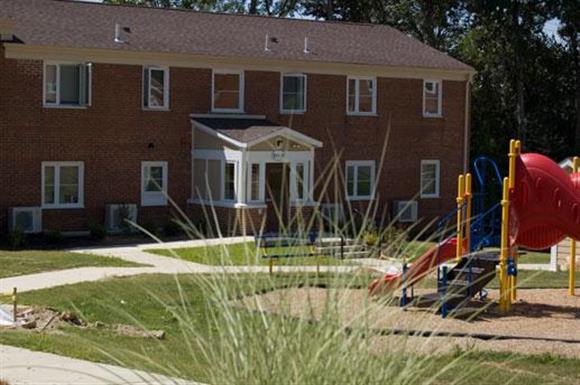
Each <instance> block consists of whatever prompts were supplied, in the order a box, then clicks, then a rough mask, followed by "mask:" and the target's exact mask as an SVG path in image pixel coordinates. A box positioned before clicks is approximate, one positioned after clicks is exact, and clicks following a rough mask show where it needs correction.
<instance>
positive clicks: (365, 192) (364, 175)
mask: <svg viewBox="0 0 580 385" xmlns="http://www.w3.org/2000/svg"><path fill="white" fill-rule="evenodd" d="M357 195H358V196H369V195H371V167H370V166H359V167H358V175H357Z"/></svg>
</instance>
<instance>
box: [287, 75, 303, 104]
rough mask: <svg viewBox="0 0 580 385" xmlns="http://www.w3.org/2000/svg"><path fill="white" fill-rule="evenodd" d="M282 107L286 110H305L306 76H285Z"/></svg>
mask: <svg viewBox="0 0 580 385" xmlns="http://www.w3.org/2000/svg"><path fill="white" fill-rule="evenodd" d="M282 87H283V92H282V107H283V109H285V110H290V111H291V110H298V111H302V110H304V77H303V76H285V77H284V80H283V85H282Z"/></svg>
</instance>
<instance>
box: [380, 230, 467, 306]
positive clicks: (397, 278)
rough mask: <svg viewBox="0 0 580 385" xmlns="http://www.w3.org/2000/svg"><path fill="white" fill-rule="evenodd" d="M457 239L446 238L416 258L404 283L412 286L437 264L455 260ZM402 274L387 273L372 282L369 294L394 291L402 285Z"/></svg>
mask: <svg viewBox="0 0 580 385" xmlns="http://www.w3.org/2000/svg"><path fill="white" fill-rule="evenodd" d="M456 250H457V238H448V239H446V240H445V241H443V242H441V243H439V244H437V245H435V246H433V247H432V248H430V249H429V250H428V251H427V252H426V253H425V254H423V255H422V256H420V257H419V258H417V260H416V261H415V262H413V264H411V266H410V267H409V269H408V270H407V273H406V274H407V276H406V281H407V283H408V284H409V285H410V284H413V283H415V282H417V281H419V280H420V279H421V278H423V277H424V276H425V275H427V274H428V273H429V272H430V271H431V270H433V269H434V268H435V267H437V265H438V264H441V263H444V262H446V261H448V260H450V259H453V258H455V255H456ZM401 278H402V273H387V274H385V276H384V277H383V278H377V279H375V280H373V281H372V282H371V283H370V285H369V294H370V295H374V294H379V293H380V292H382V291H384V290H390V289H396V288H398V287H399V286H400V285H401V283H402V280H401Z"/></svg>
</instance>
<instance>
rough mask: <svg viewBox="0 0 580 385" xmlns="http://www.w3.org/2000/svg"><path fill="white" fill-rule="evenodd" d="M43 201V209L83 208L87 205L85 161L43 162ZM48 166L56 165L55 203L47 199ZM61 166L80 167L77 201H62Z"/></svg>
mask: <svg viewBox="0 0 580 385" xmlns="http://www.w3.org/2000/svg"><path fill="white" fill-rule="evenodd" d="M41 167H42V170H41V173H42V174H41V183H42V188H41V194H42V198H41V202H42V208H43V209H82V208H84V206H85V163H84V162H70V161H66V162H42V164H41ZM47 167H54V199H55V203H46V202H45V201H44V199H45V192H46V190H45V188H46V187H45V180H46V173H45V169H46V168H47ZM61 167H78V169H79V174H78V179H79V192H78V194H79V199H78V202H77V203H60V202H58V201H59V199H60V168H61Z"/></svg>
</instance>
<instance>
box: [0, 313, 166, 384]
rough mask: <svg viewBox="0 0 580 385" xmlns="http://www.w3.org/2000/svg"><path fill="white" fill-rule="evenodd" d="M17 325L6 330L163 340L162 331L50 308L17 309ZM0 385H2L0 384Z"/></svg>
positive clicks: (163, 333)
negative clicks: (69, 330)
mask: <svg viewBox="0 0 580 385" xmlns="http://www.w3.org/2000/svg"><path fill="white" fill-rule="evenodd" d="M17 314H18V317H17V320H18V322H17V324H16V325H15V326H10V327H7V328H11V329H22V330H28V331H30V332H36V333H56V334H58V333H60V329H61V328H62V327H63V326H73V327H76V328H79V329H103V330H110V331H112V332H113V333H116V334H118V335H122V336H127V337H139V338H156V339H163V338H165V331H163V330H145V329H143V328H139V327H136V326H133V325H127V324H111V325H108V324H105V323H103V322H100V321H97V322H94V323H88V322H86V321H85V320H84V319H82V318H81V317H79V316H78V315H77V314H76V313H73V312H59V311H57V310H55V309H51V308H40V307H28V308H19V309H18V313H17ZM0 385H2V384H1V383H0Z"/></svg>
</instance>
